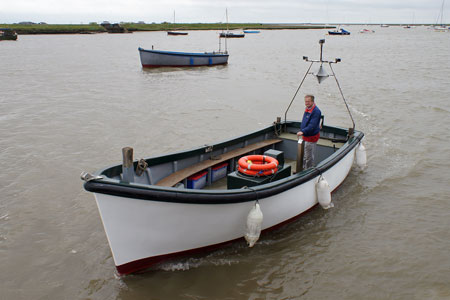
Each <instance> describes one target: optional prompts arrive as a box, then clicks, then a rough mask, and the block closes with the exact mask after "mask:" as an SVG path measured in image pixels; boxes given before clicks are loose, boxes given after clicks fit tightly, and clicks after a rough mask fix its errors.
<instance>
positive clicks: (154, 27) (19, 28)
mask: <svg viewBox="0 0 450 300" xmlns="http://www.w3.org/2000/svg"><path fill="white" fill-rule="evenodd" d="M120 25H121V26H122V27H124V28H125V29H127V30H128V31H131V32H132V31H165V30H174V29H177V30H225V29H226V24H224V23H176V24H172V23H158V24H156V23H153V24H139V23H121V24H120ZM0 28H11V29H12V30H15V31H16V32H17V34H75V33H101V32H106V29H105V28H104V27H103V26H101V25H100V24H95V23H92V24H86V25H84V24H76V25H72V24H32V25H23V24H0ZM228 28H229V29H230V30H233V29H324V28H335V26H323V25H322V26H320V25H290V24H283V25H278V24H261V23H231V24H228Z"/></svg>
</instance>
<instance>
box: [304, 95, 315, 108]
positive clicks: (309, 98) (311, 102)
mask: <svg viewBox="0 0 450 300" xmlns="http://www.w3.org/2000/svg"><path fill="white" fill-rule="evenodd" d="M313 105H314V96H313V95H306V96H305V106H306V107H307V108H311V107H313Z"/></svg>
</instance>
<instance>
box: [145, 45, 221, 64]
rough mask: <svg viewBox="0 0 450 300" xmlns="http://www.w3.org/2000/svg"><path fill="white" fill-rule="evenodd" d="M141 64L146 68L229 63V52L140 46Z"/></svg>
mask: <svg viewBox="0 0 450 300" xmlns="http://www.w3.org/2000/svg"><path fill="white" fill-rule="evenodd" d="M138 50H139V55H140V58H141V64H142V67H144V68H155V67H199V66H214V65H224V64H227V63H228V56H229V55H228V52H227V51H225V52H220V51H219V52H204V53H190V52H174V51H163V50H146V49H143V48H141V47H139V48H138Z"/></svg>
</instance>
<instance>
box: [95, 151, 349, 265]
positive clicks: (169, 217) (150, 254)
mask: <svg viewBox="0 0 450 300" xmlns="http://www.w3.org/2000/svg"><path fill="white" fill-rule="evenodd" d="M354 155H355V148H353V149H352V150H351V151H349V152H347V153H346V154H345V155H344V156H343V157H342V158H341V159H340V160H339V161H338V162H337V163H335V164H334V165H333V166H332V167H330V168H329V169H327V170H326V171H325V172H324V173H323V174H322V175H323V176H324V178H326V180H327V181H328V183H329V185H330V188H331V190H334V189H336V188H337V187H338V186H339V185H340V184H341V183H342V182H343V181H344V179H345V178H346V176H347V175H348V173H349V171H350V169H351V166H352V164H353V160H354ZM294 176H295V175H294ZM299 176H300V175H299ZM319 176H320V175H319V174H315V175H314V176H311V178H310V179H309V180H307V181H305V182H303V183H301V184H299V185H297V186H294V187H292V188H289V189H285V190H284V191H282V192H280V193H275V194H273V195H272V196H269V197H266V198H262V199H259V200H258V201H259V204H260V207H261V210H262V212H263V214H264V219H263V224H262V229H263V230H268V229H271V228H273V227H276V226H279V225H281V224H283V223H286V222H287V221H289V220H292V219H295V218H296V217H297V216H299V215H301V214H302V213H304V212H306V211H307V210H309V209H311V208H312V207H313V206H314V205H316V204H317V199H316V191H315V183H316V182H317V180H318V178H319ZM275 188H276V187H275ZM94 195H95V198H96V202H97V205H98V209H99V212H100V215H101V219H102V222H103V226H104V229H105V232H106V235H107V237H108V242H109V245H110V247H111V250H112V253H113V257H114V262H115V265H116V267H117V270H118V272H119V273H120V274H129V273H133V272H136V271H139V270H142V269H145V268H147V267H150V266H151V265H153V264H155V263H158V262H160V261H163V260H165V259H167V258H170V257H175V256H179V255H183V254H188V253H191V252H196V251H200V250H208V249H212V248H215V247H218V246H221V245H223V244H226V243H229V242H232V241H235V240H237V239H240V238H242V237H243V236H244V234H245V231H244V230H245V225H246V220H247V214H248V212H249V211H250V209H251V207H252V206H253V205H254V203H255V202H254V201H244V202H238V203H221V204H214V203H206V204H201V203H174V202H167V201H161V200H160V199H157V198H155V199H135V198H129V197H121V196H115V195H108V194H103V193H94Z"/></svg>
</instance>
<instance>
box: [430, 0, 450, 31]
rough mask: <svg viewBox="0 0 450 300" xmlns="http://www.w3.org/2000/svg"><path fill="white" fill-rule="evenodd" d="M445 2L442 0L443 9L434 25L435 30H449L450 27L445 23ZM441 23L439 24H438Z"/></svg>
mask: <svg viewBox="0 0 450 300" xmlns="http://www.w3.org/2000/svg"><path fill="white" fill-rule="evenodd" d="M444 4H445V0H442V4H441V9H440V11H439V15H438V17H437V19H436V25H434V26H433V28H434V31H436V32H447V31H448V30H449V29H448V28H447V27H445V25H444V21H443V18H444ZM438 24H439V25H438Z"/></svg>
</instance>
